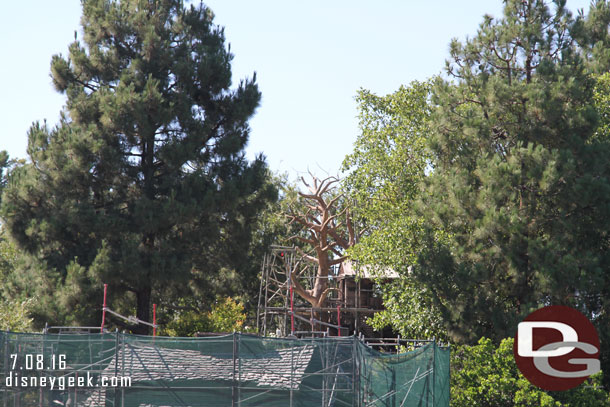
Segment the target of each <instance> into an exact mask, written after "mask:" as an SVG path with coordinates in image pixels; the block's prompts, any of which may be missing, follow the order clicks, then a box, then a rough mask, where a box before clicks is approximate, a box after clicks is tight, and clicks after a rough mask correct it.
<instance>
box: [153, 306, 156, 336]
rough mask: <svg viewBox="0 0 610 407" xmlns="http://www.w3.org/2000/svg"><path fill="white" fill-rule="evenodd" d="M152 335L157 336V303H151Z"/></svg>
mask: <svg viewBox="0 0 610 407" xmlns="http://www.w3.org/2000/svg"><path fill="white" fill-rule="evenodd" d="M153 336H157V304H153Z"/></svg>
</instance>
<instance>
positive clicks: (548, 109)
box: [413, 0, 610, 348]
mask: <svg viewBox="0 0 610 407" xmlns="http://www.w3.org/2000/svg"><path fill="white" fill-rule="evenodd" d="M564 6H565V2H564V1H556V2H554V3H553V7H549V6H548V5H547V4H545V2H544V1H541V0H532V1H520V0H519V1H516V0H509V1H506V3H505V8H504V16H503V17H502V18H498V19H495V18H492V17H490V16H486V17H485V18H484V21H483V23H482V24H481V26H480V28H479V30H478V32H477V35H476V36H475V37H473V38H472V39H469V40H467V41H466V42H465V43H460V42H458V41H457V40H455V41H453V42H452V44H451V60H450V61H449V62H448V64H447V69H448V74H449V75H450V76H452V77H453V78H452V79H451V80H449V79H440V78H439V79H437V81H436V82H435V85H434V88H433V92H432V93H433V97H432V103H433V105H434V109H433V111H432V114H431V120H430V123H431V125H430V128H431V132H430V141H429V145H430V149H431V152H432V161H431V168H432V170H431V173H430V175H429V177H427V178H426V187H425V188H426V189H425V193H424V194H423V195H422V198H421V202H420V205H419V213H420V214H421V216H423V217H424V218H425V219H426V221H427V222H426V228H427V232H426V235H427V237H426V238H425V239H424V241H423V242H424V244H423V247H424V250H422V251H421V252H420V253H419V260H418V264H417V266H416V267H414V273H413V274H414V275H415V278H417V279H418V280H419V281H420V282H421V283H422V284H424V285H425V286H426V287H428V288H429V290H430V291H431V292H432V296H433V299H434V302H435V304H436V306H437V307H438V308H439V310H440V311H441V313H442V319H443V321H445V324H446V326H447V329H448V330H449V334H450V335H451V337H452V338H453V339H454V340H457V341H466V342H472V341H475V340H476V338H478V337H480V336H483V335H484V336H488V337H491V338H492V339H494V340H496V341H499V340H500V339H501V338H503V337H507V336H512V334H513V333H514V330H515V328H516V326H517V323H518V322H519V321H520V320H521V319H522V318H523V317H525V316H526V315H527V314H528V313H529V312H531V311H532V310H534V309H536V308H538V307H540V306H543V305H545V304H565V305H572V306H575V307H577V308H578V309H580V310H582V311H583V312H585V313H586V314H587V315H588V316H589V317H591V318H592V319H594V322H595V323H596V324H597V326H598V329H599V330H600V331H601V330H607V329H608V327H607V326H604V325H603V324H602V323H601V321H602V320H603V318H604V315H606V313H607V311H608V310H607V308H606V307H607V304H606V303H605V299H604V298H607V297H608V295H607V289H608V284H609V279H608V276H607V273H606V272H605V270H607V268H608V261H609V260H610V257H609V256H608V254H609V251H608V235H607V230H608V220H609V219H610V217H609V216H610V213H609V209H610V208H609V207H608V205H607V202H608V201H609V200H610V195H609V194H610V177H609V176H610V171H609V170H610V169H609V168H608V164H609V162H608V160H607V157H608V154H609V153H610V149H609V148H610V144H609V143H608V140H605V139H600V138H599V137H596V130H597V128H598V123H599V119H598V117H599V116H598V114H597V110H596V106H595V102H594V90H595V86H596V81H595V79H594V78H593V77H592V76H591V75H590V73H589V72H588V71H587V64H586V63H585V62H586V61H585V60H584V58H585V57H586V55H585V54H583V53H582V52H581V49H580V48H579V47H578V46H577V44H576V43H575V41H574V40H573V38H572V37H571V32H570V29H571V27H573V26H574V20H573V18H572V17H571V15H570V13H569V11H568V10H567V9H566V8H565V7H564ZM439 231H441V232H442V233H441V232H439ZM602 336H603V335H602ZM603 347H604V346H603V345H602V348H603Z"/></svg>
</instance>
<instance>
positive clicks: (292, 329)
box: [290, 284, 294, 334]
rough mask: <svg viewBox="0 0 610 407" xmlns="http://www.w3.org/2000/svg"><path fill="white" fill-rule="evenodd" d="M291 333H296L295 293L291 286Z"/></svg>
mask: <svg viewBox="0 0 610 407" xmlns="http://www.w3.org/2000/svg"><path fill="white" fill-rule="evenodd" d="M290 333H291V334H293V333H294V292H293V291H292V284H290Z"/></svg>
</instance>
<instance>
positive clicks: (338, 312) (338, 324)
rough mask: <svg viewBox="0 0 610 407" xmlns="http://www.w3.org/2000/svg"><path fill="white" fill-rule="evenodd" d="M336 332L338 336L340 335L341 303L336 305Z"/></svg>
mask: <svg viewBox="0 0 610 407" xmlns="http://www.w3.org/2000/svg"><path fill="white" fill-rule="evenodd" d="M337 326H338V327H339V328H337V332H338V333H339V336H341V305H337Z"/></svg>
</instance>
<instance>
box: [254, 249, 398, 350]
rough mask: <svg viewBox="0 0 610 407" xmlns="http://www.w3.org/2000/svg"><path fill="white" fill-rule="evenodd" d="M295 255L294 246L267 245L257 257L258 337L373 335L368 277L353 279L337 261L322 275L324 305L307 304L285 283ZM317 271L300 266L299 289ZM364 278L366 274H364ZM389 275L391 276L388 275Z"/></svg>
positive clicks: (377, 303)
mask: <svg viewBox="0 0 610 407" xmlns="http://www.w3.org/2000/svg"><path fill="white" fill-rule="evenodd" d="M299 257H300V256H299V254H298V253H297V251H296V249H295V248H294V247H287V246H272V247H271V251H270V253H269V254H267V255H266V256H265V257H264V259H263V264H262V269H261V282H260V290H259V300H258V311H257V328H258V332H260V333H261V334H262V335H263V336H267V335H270V334H271V335H277V336H287V335H294V336H298V337H302V336H325V335H338V336H341V335H342V336H346V335H351V334H356V335H360V334H362V335H364V336H365V337H367V338H369V337H374V336H375V334H374V332H373V329H372V328H371V327H370V326H369V325H368V324H367V323H366V318H367V317H371V316H373V315H374V314H375V313H376V312H379V311H381V310H382V309H383V307H382V303H381V298H380V293H379V292H378V291H377V290H376V289H375V287H376V284H375V282H374V279H373V278H358V276H357V274H356V273H355V272H354V271H353V270H352V269H351V266H349V265H347V266H346V265H345V264H341V265H337V266H336V267H334V268H333V269H332V270H331V273H330V274H329V276H328V285H329V288H330V294H329V297H328V298H327V300H326V305H327V306H325V307H320V308H317V307H312V306H311V304H309V303H308V302H307V301H305V300H304V299H302V298H301V297H300V296H299V295H295V293H294V291H293V290H292V287H291V279H290V274H291V273H293V272H294V269H295V265H296V264H297V261H298V259H299ZM316 271H317V269H316V268H315V267H314V265H311V266H310V267H308V268H306V269H305V271H304V272H302V273H301V274H300V276H299V281H300V283H301V285H302V286H303V287H304V288H305V289H311V288H312V287H313V284H314V282H315V279H316V278H320V277H318V276H316ZM367 277H370V276H367ZM388 277H389V278H394V277H395V275H389V276H388Z"/></svg>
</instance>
